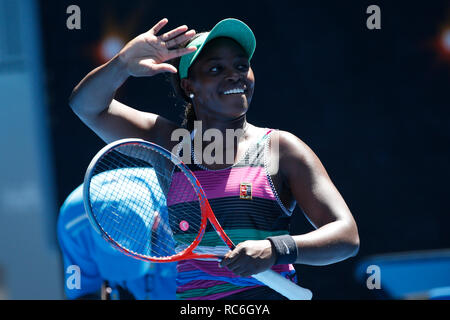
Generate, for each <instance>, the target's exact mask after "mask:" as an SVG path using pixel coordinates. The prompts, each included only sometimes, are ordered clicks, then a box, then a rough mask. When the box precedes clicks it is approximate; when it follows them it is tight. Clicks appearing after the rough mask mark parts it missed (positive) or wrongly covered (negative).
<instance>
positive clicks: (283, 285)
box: [252, 270, 312, 300]
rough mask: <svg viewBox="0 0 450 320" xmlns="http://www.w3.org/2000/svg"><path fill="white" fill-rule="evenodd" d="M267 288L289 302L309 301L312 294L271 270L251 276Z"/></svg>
mask: <svg viewBox="0 0 450 320" xmlns="http://www.w3.org/2000/svg"><path fill="white" fill-rule="evenodd" d="M252 277H253V278H255V279H256V280H258V281H260V282H262V283H264V284H265V285H266V286H268V287H269V288H271V289H273V290H275V291H277V292H278V293H280V294H281V295H283V296H285V297H286V298H288V299H289V300H311V299H312V292H311V291H310V290H308V289H305V288H302V287H300V286H299V285H297V284H295V283H294V282H292V281H290V280H288V279H286V278H285V277H283V276H282V275H281V274H279V273H276V272H275V271H273V270H267V271H264V272H261V273H258V274H255V275H253V276H252Z"/></svg>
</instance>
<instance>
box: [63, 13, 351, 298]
mask: <svg viewBox="0 0 450 320" xmlns="http://www.w3.org/2000/svg"><path fill="white" fill-rule="evenodd" d="M167 23H168V20H167V19H163V20H161V21H160V22H158V23H157V24H156V25H155V26H154V27H153V28H152V29H150V30H149V31H148V32H146V33H144V34H141V35H139V36H138V37H136V38H135V39H133V40H132V41H130V42H129V43H128V44H127V45H126V46H125V47H124V48H123V49H122V50H121V51H120V53H119V54H117V55H116V56H115V57H114V58H113V59H111V60H110V61H109V62H107V63H106V64H104V65H102V66H100V67H98V68H97V69H95V70H93V71H92V72H90V73H89V74H88V75H87V76H86V77H85V78H84V79H83V80H82V81H81V82H80V84H78V85H77V86H76V87H75V89H74V91H73V93H72V96H71V97H70V105H71V107H72V109H73V111H74V112H75V113H76V114H77V115H78V116H79V117H80V119H81V120H82V121H83V122H84V123H85V124H86V125H87V126H89V127H90V128H91V129H92V130H93V131H94V132H95V133H96V134H97V135H98V136H100V137H101V138H102V139H103V140H104V141H105V142H107V143H110V142H113V141H116V140H119V139H123V138H141V139H144V140H147V141H150V142H153V143H156V144H158V145H160V146H162V147H164V148H166V149H168V150H171V151H172V150H175V149H176V150H179V149H180V148H178V149H177V148H176V147H177V146H178V145H179V144H180V141H179V140H178V139H173V136H172V134H173V133H174V132H175V131H176V130H178V129H180V128H186V129H187V130H189V131H190V132H191V133H192V137H203V135H204V134H206V133H207V132H208V130H211V129H214V130H215V131H214V132H216V133H221V135H222V137H223V147H222V149H220V150H217V149H215V150H214V152H211V154H213V156H214V159H215V161H213V162H212V163H211V161H209V162H208V161H203V160H205V159H203V158H202V157H201V155H203V153H202V152H206V150H207V149H208V146H209V145H208V144H210V143H211V142H210V141H207V140H208V139H203V140H200V147H198V145H195V148H194V147H192V150H191V154H190V156H189V158H190V159H191V160H192V164H191V165H190V168H191V170H192V171H193V172H194V173H195V175H196V176H197V178H198V179H199V181H200V183H201V184H202V186H203V188H204V189H205V192H206V195H207V197H208V199H209V201H210V204H211V207H212V209H213V211H214V213H215V215H216V216H217V217H221V219H220V220H219V222H220V224H221V225H222V227H223V228H224V230H225V231H226V233H227V234H228V235H229V236H230V238H231V239H232V240H233V241H234V242H235V243H238V245H237V247H236V249H235V250H233V251H231V252H228V253H227V254H226V255H225V258H224V259H223V260H222V261H221V262H220V263H219V264H218V263H217V262H216V261H203V260H202V261H199V260H189V261H181V262H179V263H178V288H177V298H179V299H283V297H282V296H281V295H280V294H278V293H277V292H275V291H273V290H271V289H269V288H268V287H265V286H262V285H261V283H259V282H258V281H257V280H255V279H253V278H252V277H250V276H251V275H253V274H256V273H259V272H262V271H265V270H268V269H269V268H272V269H273V270H275V271H276V272H279V273H280V274H282V275H284V276H285V277H288V278H290V279H292V280H293V281H296V279H295V271H294V268H293V266H292V264H306V265H328V264H332V263H336V262H339V261H342V260H345V259H347V258H349V257H352V256H354V255H356V253H357V251H358V249H359V236H358V230H357V226H356V223H355V221H354V219H353V217H352V214H351V212H350V210H349V208H348V206H347V205H346V203H345V201H344V199H343V198H342V196H341V195H340V193H339V192H338V190H337V189H336V187H335V186H334V184H333V182H332V181H331V179H330V178H329V176H328V174H327V172H326V170H325V169H324V167H323V165H322V164H321V162H320V160H319V159H318V157H317V156H316V155H315V154H314V152H313V151H312V150H311V149H310V148H309V147H308V146H307V145H306V144H305V143H304V142H302V141H301V140H300V139H299V138H297V137H296V136H294V135H293V134H291V133H288V132H285V131H279V130H271V129H267V128H260V127H257V126H254V125H252V124H250V123H249V122H248V121H247V116H246V114H247V111H248V110H249V107H250V104H251V101H252V98H253V93H254V90H255V75H254V73H253V70H252V68H251V65H250V62H251V59H252V57H253V54H254V51H255V47H256V40H255V37H254V34H253V32H252V30H251V29H250V28H249V27H248V26H247V25H246V24H244V23H243V22H241V21H239V20H236V19H226V20H223V21H221V22H219V23H218V24H217V25H216V26H215V27H214V28H213V29H212V30H211V31H210V32H206V33H200V34H196V32H195V31H194V30H189V28H188V27H187V26H181V27H178V28H176V29H173V30H171V31H168V32H166V33H163V32H162V29H163V28H164V26H166V25H167ZM161 73H168V74H169V75H171V78H172V80H173V81H172V83H173V85H174V89H175V91H176V92H177V93H178V94H179V95H180V97H181V98H182V99H184V101H185V102H186V113H185V114H186V119H185V121H184V123H183V124H182V125H179V124H176V123H173V122H171V121H169V120H168V119H165V118H163V117H161V116H158V115H156V114H153V113H149V112H142V111H139V110H137V109H134V108H131V107H129V106H126V105H124V104H122V103H120V102H119V101H117V100H115V99H114V97H115V93H116V90H117V89H119V88H120V87H121V86H122V84H123V83H124V82H125V81H126V80H127V79H128V78H129V77H151V76H155V75H157V74H161ZM155 94H156V93H155ZM195 121H197V122H195ZM195 124H197V126H195ZM194 128H196V129H195V130H194ZM230 130H235V132H240V133H241V134H240V135H237V138H236V137H235V136H231V137H230V135H227V132H229V131H230ZM238 130H240V131H238ZM210 132H211V131H210ZM232 132H233V131H232ZM193 139H194V140H195V138H193ZM236 140H237V141H236ZM196 142H198V141H196ZM234 142H235V143H234ZM229 146H232V147H229ZM185 150H186V149H184V148H183V150H182V151H181V150H179V151H180V153H179V155H180V156H181V152H183V153H185ZM230 150H231V151H232V157H230V156H229V155H230ZM188 151H189V150H188ZM198 151H200V152H198ZM183 155H184V156H186V154H183ZM230 158H231V160H230ZM296 205H298V206H299V207H300V208H301V209H302V210H303V212H304V213H305V215H306V217H307V218H308V220H309V221H310V222H311V224H312V225H313V226H314V227H315V230H314V231H312V232H310V233H307V234H301V235H289V227H290V217H291V214H292V212H293V209H294V208H295V206H296ZM218 243H219V242H218ZM221 249H222V248H219V247H218V248H217V250H221Z"/></svg>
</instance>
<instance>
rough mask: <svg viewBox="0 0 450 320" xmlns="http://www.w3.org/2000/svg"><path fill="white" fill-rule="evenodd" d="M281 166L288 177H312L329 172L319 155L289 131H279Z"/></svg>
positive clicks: (282, 171) (326, 175) (325, 174)
mask: <svg viewBox="0 0 450 320" xmlns="http://www.w3.org/2000/svg"><path fill="white" fill-rule="evenodd" d="M278 143H279V166H280V170H281V173H282V174H283V175H284V176H287V177H303V178H308V179H310V178H312V177H313V176H315V177H318V176H325V177H328V174H327V172H326V170H325V168H324V166H323V165H322V162H321V161H320V159H319V157H318V156H317V155H316V154H315V153H314V151H313V150H312V149H311V148H310V147H309V146H308V145H307V144H306V143H305V142H304V141H303V140H301V139H300V138H299V137H297V136H295V135H294V134H292V133H290V132H287V131H278Z"/></svg>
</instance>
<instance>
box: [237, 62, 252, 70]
mask: <svg viewBox="0 0 450 320" xmlns="http://www.w3.org/2000/svg"><path fill="white" fill-rule="evenodd" d="M237 68H238V70H239V71H247V70H248V69H249V68H250V66H249V64H248V63H240V64H239V65H238V66H237Z"/></svg>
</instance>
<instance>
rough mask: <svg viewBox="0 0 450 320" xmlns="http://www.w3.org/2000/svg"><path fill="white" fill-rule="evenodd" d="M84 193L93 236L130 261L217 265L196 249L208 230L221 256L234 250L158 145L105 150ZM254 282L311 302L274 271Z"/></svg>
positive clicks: (191, 181)
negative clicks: (195, 261)
mask: <svg viewBox="0 0 450 320" xmlns="http://www.w3.org/2000/svg"><path fill="white" fill-rule="evenodd" d="M105 177H107V179H105ZM83 192H84V195H83V196H84V204H85V208H86V212H87V214H88V217H89V220H90V222H91V224H92V225H93V227H94V228H95V230H96V231H97V232H98V233H100V234H101V235H102V236H103V238H104V239H105V240H107V241H108V242H110V243H111V244H112V245H113V246H114V247H116V248H117V249H118V250H120V251H121V252H123V253H124V254H126V255H128V256H131V257H133V258H137V259H141V260H144V261H151V262H176V261H181V260H187V259H215V260H220V259H221V258H223V256H221V255H218V254H217V249H215V250H212V248H210V249H209V250H208V248H209V247H208V246H200V245H199V244H200V242H201V241H202V239H203V238H204V235H205V233H207V234H211V232H208V231H211V230H213V231H215V232H212V234H216V233H217V235H218V236H219V237H220V239H221V240H222V241H223V242H224V243H225V244H226V246H227V250H226V251H225V252H223V253H224V254H225V253H226V252H227V251H229V250H233V249H234V248H235V245H234V243H233V242H232V241H231V239H230V238H229V237H228V236H227V234H226V233H225V231H224V230H223V229H222V227H221V226H220V224H219V222H218V220H217V218H216V217H215V216H214V213H213V211H212V209H211V206H210V204H209V202H208V199H207V198H206V195H205V192H204V190H203V189H202V186H201V185H200V183H199V181H198V180H197V179H196V177H195V175H194V174H193V172H192V171H191V170H190V169H189V168H188V167H187V166H186V165H185V164H184V163H182V162H181V160H180V158H179V157H177V156H175V155H174V154H172V153H171V152H169V151H167V150H165V149H164V148H162V147H160V146H158V145H156V144H153V143H150V142H147V141H144V140H140V139H125V140H120V141H116V142H114V143H111V144H109V145H107V146H106V147H105V148H103V149H102V150H101V151H100V152H99V153H98V154H97V155H96V156H95V157H94V158H93V160H92V162H91V163H90V165H89V167H88V169H87V172H86V175H85V180H84V190H83ZM208 222H209V223H208ZM205 241H206V239H205ZM223 247H224V246H223ZM205 248H206V249H205ZM253 277H254V278H255V279H257V280H258V281H259V282H261V283H263V284H265V285H267V286H268V287H270V288H272V289H273V290H275V291H277V292H279V293H280V294H282V295H283V296H285V297H287V298H288V299H290V300H310V299H311V298H312V293H311V291H310V290H308V289H305V288H302V287H300V286H298V285H296V284H295V283H293V282H292V281H290V280H288V279H286V278H285V277H283V276H282V275H280V274H278V273H276V272H275V271H273V270H268V271H264V272H262V273H259V274H256V275H253Z"/></svg>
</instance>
